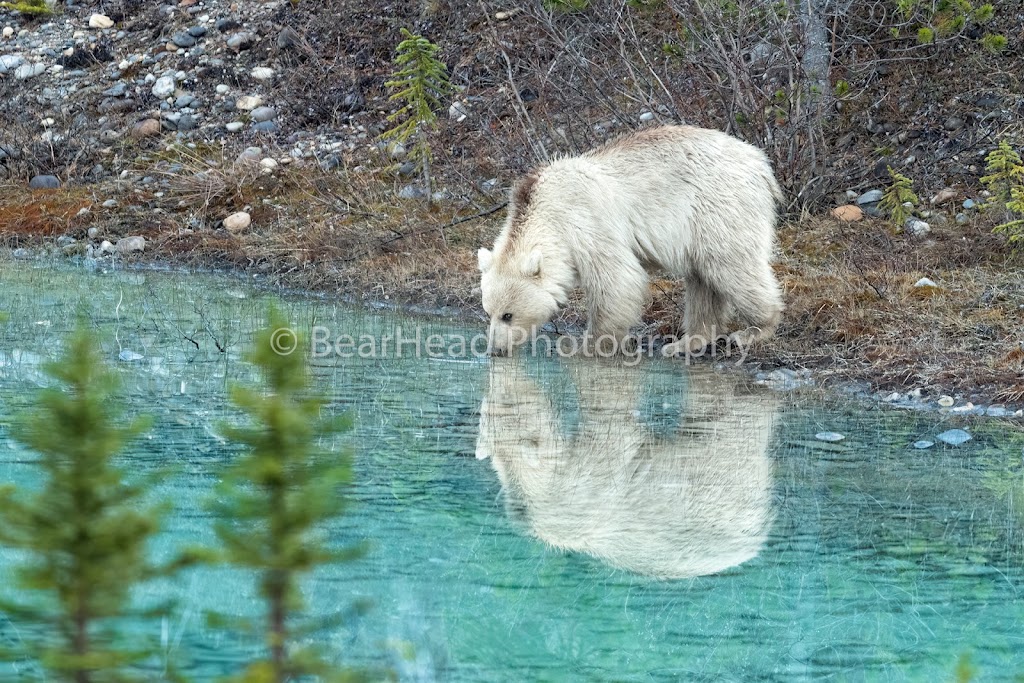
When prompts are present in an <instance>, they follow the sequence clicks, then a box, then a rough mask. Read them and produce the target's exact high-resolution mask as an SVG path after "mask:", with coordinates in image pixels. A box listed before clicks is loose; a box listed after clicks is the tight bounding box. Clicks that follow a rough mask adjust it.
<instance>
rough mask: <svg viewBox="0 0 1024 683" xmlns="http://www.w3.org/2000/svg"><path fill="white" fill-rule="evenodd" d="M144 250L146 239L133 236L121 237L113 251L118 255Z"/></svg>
mask: <svg viewBox="0 0 1024 683" xmlns="http://www.w3.org/2000/svg"><path fill="white" fill-rule="evenodd" d="M145 248H146V238H145V237H142V236H141V235H133V236H132V237H123V238H121V239H119V240H118V241H117V244H116V245H114V250H115V251H117V253H118V254H130V253H131V252H133V251H142V250H144V249H145Z"/></svg>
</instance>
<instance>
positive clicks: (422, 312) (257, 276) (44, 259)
mask: <svg viewBox="0 0 1024 683" xmlns="http://www.w3.org/2000/svg"><path fill="white" fill-rule="evenodd" d="M5 252H6V253H4V254H3V255H2V256H0V259H2V260H3V261H5V262H6V263H7V264H8V265H13V266H14V267H17V266H18V265H19V264H20V265H25V266H28V267H35V266H43V267H45V268H61V267H63V268H69V269H71V270H75V269H81V270H83V271H90V270H95V269H97V268H109V269H110V270H120V271H124V272H143V273H145V272H154V273H160V274H167V275H172V276H188V275H210V276H214V277H226V278H234V279H238V280H240V281H244V282H246V283H247V284H249V285H251V286H254V287H255V288H256V289H257V290H258V291H261V292H264V293H268V294H273V295H279V296H286V297H297V298H304V299H316V300H326V299H328V298H330V297H331V296H332V293H331V292H330V291H328V289H327V288H320V289H317V288H309V287H302V286H296V285H295V284H294V283H290V282H289V279H288V278H287V277H286V276H284V277H282V276H280V275H276V274H270V275H268V274H264V273H254V272H247V271H245V270H242V269H239V268H236V267H231V266H216V265H207V266H205V267H192V266H188V265H186V264H183V263H179V262H175V261H173V260H169V259H166V258H163V257H161V256H155V257H153V256H145V257H142V258H139V257H138V256H135V257H133V258H128V259H122V258H117V257H114V258H110V259H106V258H105V259H102V260H100V259H89V260H86V259H84V258H81V257H72V258H68V257H64V256H61V255H58V254H55V253H53V251H52V250H48V249H47V247H46V246H45V245H44V246H41V247H38V248H37V249H35V250H34V252H35V253H31V252H30V253H29V255H28V257H26V256H25V254H24V253H22V254H21V255H20V256H19V257H17V258H15V257H13V256H12V254H13V252H14V250H11V249H7V250H5ZM337 303H339V304H341V305H343V306H348V307H351V308H353V309H363V310H368V311H377V312H391V313H397V314H400V315H405V316H410V317H413V318H422V319H442V318H443V319H448V320H451V321H458V322H462V323H468V322H471V321H476V322H482V323H485V321H483V320H482V318H481V317H480V315H479V313H478V312H477V311H474V310H473V309H471V308H459V307H453V306H442V307H431V306H428V305H424V304H422V303H416V302H413V301H404V300H398V301H395V300H378V299H374V298H366V297H362V298H360V297H357V296H355V295H354V294H351V293H350V294H345V295H340V296H337ZM484 329H485V325H484V327H481V332H483V330H484ZM581 330H582V328H581V327H579V326H578V325H573V324H569V325H565V324H561V325H559V324H554V323H548V324H547V325H545V326H544V328H543V329H542V332H543V333H544V334H546V335H552V336H554V337H555V338H558V337H562V336H564V335H578V334H579V333H580V332H581ZM758 350H759V349H757V348H756V347H755V348H754V349H752V350H751V355H750V358H749V361H748V360H744V361H741V362H740V363H736V362H734V361H731V360H721V359H719V358H716V357H715V356H714V355H712V356H710V357H705V356H704V355H701V356H694V357H693V359H692V360H691V359H690V358H675V359H667V358H666V359H663V360H667V361H668V362H676V363H685V364H686V365H687V366H690V365H696V366H700V365H704V366H709V367H711V368H713V369H714V370H715V371H716V372H726V373H729V374H733V375H737V374H739V375H743V376H745V377H746V378H747V379H748V380H749V381H751V382H752V383H754V384H757V385H761V386H765V387H767V388H769V389H771V390H773V391H776V392H779V393H783V394H788V393H791V392H812V393H814V394H816V395H818V396H820V397H821V398H822V399H823V400H829V399H838V398H844V399H847V400H853V401H855V402H859V403H864V404H867V405H869V406H871V407H872V408H890V409H895V410H910V411H914V412H926V413H931V414H935V415H942V416H944V417H946V418H978V417H984V418H990V419H997V420H1005V421H1007V422H1010V423H1013V424H1018V425H1022V426H1024V401H1021V402H1020V403H1011V402H1005V403H1001V402H997V401H993V400H991V399H989V398H988V397H987V396H985V395H983V394H972V395H968V396H961V397H959V398H954V397H953V396H952V395H950V394H942V395H931V396H925V395H923V392H921V391H919V390H918V391H914V390H911V391H909V392H897V391H893V392H886V391H884V390H879V389H873V388H872V386H871V384H870V382H869V381H868V380H865V379H842V378H836V377H831V376H830V375H829V373H827V372H820V371H818V372H816V371H815V370H813V369H810V368H793V367H768V368H766V367H765V365H766V363H765V361H764V359H763V358H762V357H760V356H759V355H758V354H757V351H758ZM556 355H557V354H556ZM643 355H644V356H646V357H647V358H646V360H642V361H640V362H649V361H650V360H652V359H654V358H658V357H660V354H659V353H657V352H656V351H648V352H645V353H644V354H643ZM721 355H722V354H718V356H719V357H720V356H721ZM940 401H942V402H941V403H940ZM949 401H952V402H953V403H952V404H951V405H949V404H948V403H949Z"/></svg>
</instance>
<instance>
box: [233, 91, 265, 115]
mask: <svg viewBox="0 0 1024 683" xmlns="http://www.w3.org/2000/svg"><path fill="white" fill-rule="evenodd" d="M262 104H263V98H262V97H260V96H259V95H243V96H241V97H239V98H238V99H237V100H235V109H240V110H241V111H252V110H253V109H256V108H258V107H260V106H261V105H262Z"/></svg>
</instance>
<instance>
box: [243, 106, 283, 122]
mask: <svg viewBox="0 0 1024 683" xmlns="http://www.w3.org/2000/svg"><path fill="white" fill-rule="evenodd" d="M249 116H251V117H252V120H253V121H256V122H257V123H259V122H263V121H270V120H271V119H273V118H274V117H275V116H277V111H275V110H274V108H273V107H256V108H255V109H253V110H252V111H251V112H250V113H249Z"/></svg>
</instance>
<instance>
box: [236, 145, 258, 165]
mask: <svg viewBox="0 0 1024 683" xmlns="http://www.w3.org/2000/svg"><path fill="white" fill-rule="evenodd" d="M262 158H263V150H262V149H260V148H259V147H246V148H245V149H244V150H243V151H242V153H241V154H239V155H238V157H237V158H236V159H235V163H236V164H242V165H245V166H249V165H251V166H256V165H257V164H259V163H260V159H262Z"/></svg>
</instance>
